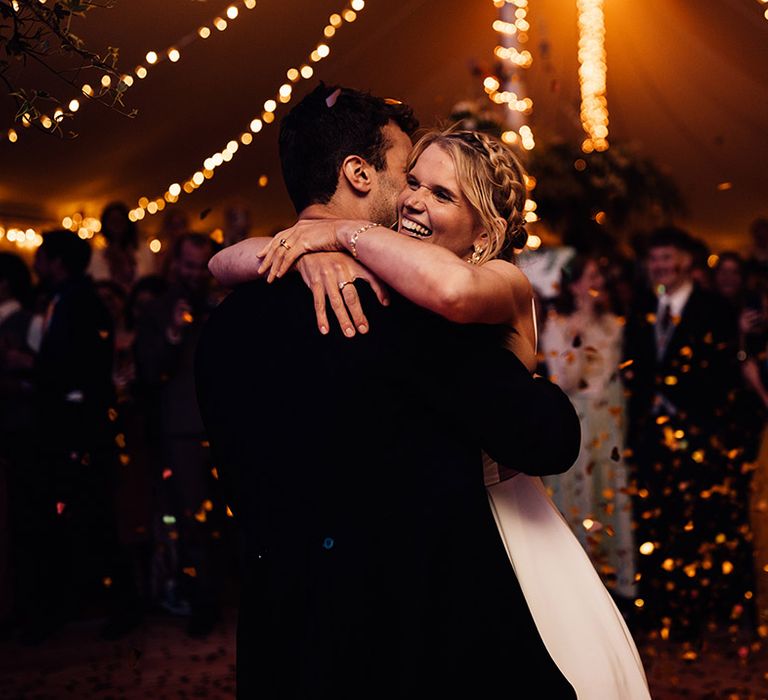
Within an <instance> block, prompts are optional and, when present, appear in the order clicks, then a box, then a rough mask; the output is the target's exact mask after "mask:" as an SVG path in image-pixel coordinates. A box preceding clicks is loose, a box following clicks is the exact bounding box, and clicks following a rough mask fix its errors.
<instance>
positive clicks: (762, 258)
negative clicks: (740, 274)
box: [746, 218, 768, 286]
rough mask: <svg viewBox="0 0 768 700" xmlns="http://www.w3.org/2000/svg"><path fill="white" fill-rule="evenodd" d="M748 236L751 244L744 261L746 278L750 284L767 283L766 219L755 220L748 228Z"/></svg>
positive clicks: (767, 247) (767, 233) (767, 249)
mask: <svg viewBox="0 0 768 700" xmlns="http://www.w3.org/2000/svg"><path fill="white" fill-rule="evenodd" d="M749 235H750V238H751V239H752V244H751V247H750V252H749V255H748V256H747V260H746V269H747V276H748V277H749V278H750V282H752V281H757V280H762V281H764V282H765V281H768V219H765V218H757V219H755V220H754V221H753V222H752V223H751V224H750V226H749ZM750 286H752V285H751V284H750Z"/></svg>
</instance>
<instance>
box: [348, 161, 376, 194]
mask: <svg viewBox="0 0 768 700" xmlns="http://www.w3.org/2000/svg"><path fill="white" fill-rule="evenodd" d="M371 170H372V166H371V164H370V163H369V162H368V161H367V160H365V158H361V157H360V156H347V157H346V158H345V159H344V162H343V163H342V164H341V177H343V178H344V179H345V180H346V181H347V183H348V184H349V186H350V187H351V188H352V189H353V190H354V191H355V192H357V193H358V194H361V195H366V194H368V193H369V192H370V191H371V186H372V178H371Z"/></svg>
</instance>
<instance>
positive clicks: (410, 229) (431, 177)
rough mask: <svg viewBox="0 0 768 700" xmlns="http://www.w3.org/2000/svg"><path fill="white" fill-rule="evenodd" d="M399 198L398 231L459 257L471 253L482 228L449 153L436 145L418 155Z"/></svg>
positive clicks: (465, 256)
mask: <svg viewBox="0 0 768 700" xmlns="http://www.w3.org/2000/svg"><path fill="white" fill-rule="evenodd" d="M407 182H408V186H407V187H406V188H405V190H403V193H402V194H401V195H400V197H399V199H398V216H399V221H398V230H399V231H400V233H405V234H407V235H409V236H411V237H412V238H418V239H421V240H424V241H429V242H431V243H435V244H437V245H439V246H442V247H443V248H448V250H450V251H452V252H454V253H456V255H458V256H459V257H461V258H467V257H468V256H470V255H471V254H472V251H473V246H474V243H475V241H476V240H478V239H480V237H481V235H482V233H483V231H482V226H481V224H480V221H479V217H478V215H477V212H475V210H474V208H473V207H472V205H471V204H470V203H469V200H468V199H467V198H466V196H465V195H464V193H463V192H462V190H461V186H460V184H459V178H458V176H457V174H456V167H455V166H454V164H453V159H452V158H451V156H450V154H449V153H447V152H446V151H445V150H443V149H442V148H440V146H438V145H436V144H432V145H431V146H428V147H427V149H426V150H425V151H424V152H423V153H422V154H421V155H420V156H419V159H418V160H417V161H416V163H415V164H414V166H413V168H412V169H411V171H410V172H409V173H408V178H407Z"/></svg>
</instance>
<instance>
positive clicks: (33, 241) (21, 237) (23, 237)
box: [0, 226, 43, 250]
mask: <svg viewBox="0 0 768 700" xmlns="http://www.w3.org/2000/svg"><path fill="white" fill-rule="evenodd" d="M3 239H5V240H6V241H8V242H9V243H14V244H15V245H16V247H17V248H21V249H27V250H31V249H34V248H37V247H39V246H40V244H41V243H42V242H43V237H42V236H41V235H40V232H39V231H38V230H37V229H34V228H28V229H21V228H8V229H6V228H4V227H3V226H0V241H2V240H3Z"/></svg>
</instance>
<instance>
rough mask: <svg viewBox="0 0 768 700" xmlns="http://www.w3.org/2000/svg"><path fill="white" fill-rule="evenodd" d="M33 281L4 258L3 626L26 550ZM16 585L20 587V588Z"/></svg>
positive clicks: (0, 437) (0, 316) (0, 379)
mask: <svg viewBox="0 0 768 700" xmlns="http://www.w3.org/2000/svg"><path fill="white" fill-rule="evenodd" d="M30 292H31V280H30V275H29V270H28V269H27V266H26V265H25V263H24V261H23V260H22V259H21V258H20V257H19V256H18V255H14V254H12V253H0V621H4V620H6V619H8V618H10V616H11V614H12V612H13V602H14V589H16V590H18V589H19V581H18V580H16V581H14V572H15V571H16V570H17V567H16V566H15V561H16V559H17V558H18V552H19V551H20V550H22V549H23V548H24V547H25V543H24V523H25V508H26V505H27V504H28V503H29V494H30V487H31V486H32V484H30V483H29V469H28V462H29V456H30V445H31V444H32V429H33V425H34V423H33V415H32V399H33V383H32V380H33V375H32V368H33V365H34V351H33V349H32V347H31V346H30V343H29V329H30V325H31V321H32V314H31V312H30V311H29V309H28V306H27V303H28V302H29V299H30ZM14 584H15V585H14Z"/></svg>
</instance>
